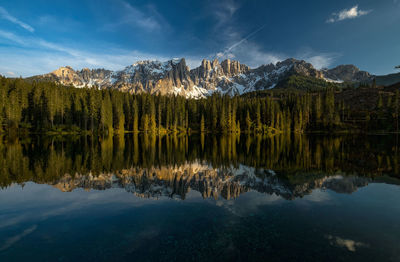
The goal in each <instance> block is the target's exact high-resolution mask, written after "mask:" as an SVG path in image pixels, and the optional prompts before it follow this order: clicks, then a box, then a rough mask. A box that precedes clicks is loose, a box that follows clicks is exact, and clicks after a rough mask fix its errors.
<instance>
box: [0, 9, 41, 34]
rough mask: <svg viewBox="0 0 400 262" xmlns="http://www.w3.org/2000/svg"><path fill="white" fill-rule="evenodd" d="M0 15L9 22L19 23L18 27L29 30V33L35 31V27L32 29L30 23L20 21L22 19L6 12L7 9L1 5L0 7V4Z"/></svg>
mask: <svg viewBox="0 0 400 262" xmlns="http://www.w3.org/2000/svg"><path fill="white" fill-rule="evenodd" d="M0 17H1V18H3V19H5V20H8V21H10V22H11V23H14V24H16V25H19V26H20V27H22V28H24V29H26V30H28V31H29V32H31V33H33V32H34V31H35V29H34V28H33V27H32V26H30V25H28V24H26V23H24V22H22V21H21V20H19V19H18V18H16V17H14V16H12V15H10V14H9V13H8V12H7V10H6V9H4V8H3V7H1V6H0Z"/></svg>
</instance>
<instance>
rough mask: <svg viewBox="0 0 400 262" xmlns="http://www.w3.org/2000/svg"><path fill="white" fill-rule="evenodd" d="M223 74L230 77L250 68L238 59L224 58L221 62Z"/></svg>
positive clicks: (245, 71)
mask: <svg viewBox="0 0 400 262" xmlns="http://www.w3.org/2000/svg"><path fill="white" fill-rule="evenodd" d="M221 66H222V70H223V72H224V74H225V75H226V76H228V77H232V76H235V75H238V74H242V73H247V72H248V71H249V70H250V68H249V67H248V66H246V65H243V64H240V63H239V61H235V60H230V59H226V60H224V61H222V63H221Z"/></svg>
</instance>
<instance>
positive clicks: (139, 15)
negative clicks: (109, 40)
mask: <svg viewBox="0 0 400 262" xmlns="http://www.w3.org/2000/svg"><path fill="white" fill-rule="evenodd" d="M115 3H116V6H117V7H118V10H119V11H118V16H120V17H119V18H118V20H117V21H116V22H112V23H108V24H105V25H104V26H103V28H102V29H103V30H106V31H112V30H114V29H115V28H118V27H120V26H123V25H127V26H132V27H136V28H141V29H143V30H146V31H150V32H152V31H159V30H161V29H162V28H165V27H168V26H169V24H168V23H167V21H165V19H164V18H163V17H162V15H161V14H160V13H159V12H157V10H156V9H155V7H154V6H152V5H150V6H148V8H147V12H144V11H142V10H140V9H139V8H136V7H134V6H132V5H131V4H129V3H127V2H125V1H117V2H115Z"/></svg>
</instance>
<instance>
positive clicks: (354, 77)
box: [29, 58, 375, 98]
mask: <svg viewBox="0 0 400 262" xmlns="http://www.w3.org/2000/svg"><path fill="white" fill-rule="evenodd" d="M293 75H300V76H304V77H310V78H315V79H320V80H324V81H326V82H330V83H338V84H339V83H343V82H358V83H360V82H362V83H368V82H372V80H373V79H374V78H375V76H374V75H371V74H370V73H368V72H366V71H361V70H360V69H359V68H357V67H356V66H354V65H340V66H337V67H335V68H332V69H322V70H318V69H316V68H315V67H314V66H313V65H312V64H311V63H308V62H306V61H304V60H297V59H294V58H289V59H286V60H284V61H281V62H277V63H276V64H272V63H271V64H265V65H261V66H259V67H257V68H250V67H249V66H247V65H245V64H241V63H240V62H239V61H235V60H230V59H226V60H223V61H221V62H220V61H219V60H217V59H214V60H212V61H211V60H206V59H203V60H202V62H201V64H200V66H198V67H196V68H193V69H190V68H189V67H188V66H187V64H186V60H185V58H181V59H172V60H168V61H165V62H160V61H157V60H144V61H138V62H136V63H134V64H132V65H129V66H127V67H125V68H124V69H122V70H117V71H111V70H107V69H88V68H83V69H81V70H74V69H73V68H72V67H70V66H64V67H60V68H58V69H57V70H55V71H53V72H51V73H48V74H44V75H37V76H33V77H30V78H29V79H34V80H49V81H55V82H57V83H60V84H64V85H72V86H74V87H78V88H83V87H94V86H97V87H98V88H100V89H117V90H120V91H124V92H130V93H140V92H148V93H150V94H158V93H159V94H164V95H165V94H175V95H182V96H185V97H187V98H201V97H205V96H207V95H210V94H212V93H215V92H220V93H222V94H229V95H241V94H243V93H248V92H253V91H259V90H266V89H272V88H275V87H276V86H277V85H278V84H279V83H280V82H282V81H283V80H285V79H287V78H288V77H290V76H293Z"/></svg>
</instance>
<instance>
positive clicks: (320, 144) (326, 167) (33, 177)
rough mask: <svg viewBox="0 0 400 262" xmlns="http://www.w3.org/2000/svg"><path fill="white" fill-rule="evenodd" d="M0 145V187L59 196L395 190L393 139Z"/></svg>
mask: <svg viewBox="0 0 400 262" xmlns="http://www.w3.org/2000/svg"><path fill="white" fill-rule="evenodd" d="M2 141H3V142H2V143H0V174H1V175H0V185H1V186H2V187H3V188H4V187H8V186H10V185H11V184H13V183H18V184H22V185H23V184H24V183H25V182H28V181H33V182H35V183H38V184H49V185H52V186H54V187H56V188H58V189H59V190H61V191H72V190H74V189H77V188H84V189H87V190H90V189H97V190H105V189H110V188H124V189H125V190H126V191H128V192H131V193H133V194H134V195H137V196H140V197H144V198H160V197H171V198H180V199H185V197H186V195H187V194H188V193H189V192H190V191H191V190H195V191H198V192H200V193H201V195H202V196H203V198H214V199H218V198H221V197H222V198H224V199H227V200H229V199H234V198H237V197H238V196H239V195H240V194H242V193H244V192H248V191H257V192H260V193H267V194H275V195H278V196H281V197H283V198H285V199H295V198H298V197H303V196H305V195H307V194H310V193H311V192H312V191H313V190H315V189H330V190H333V191H335V192H338V193H352V192H354V191H356V190H357V189H358V188H359V187H363V186H366V185H367V184H368V183H370V182H372V181H374V182H385V183H394V184H397V183H398V179H397V178H398V177H399V165H398V161H399V156H398V154H397V148H396V146H395V145H393V143H392V141H394V140H393V138H392V137H391V136H368V137H360V136H308V137H307V136H297V135H291V136H287V135H286V136H285V135H281V136H274V137H268V136H235V135H232V136H219V137H218V136H204V135H202V136H163V137H157V136H141V135H140V136H139V135H126V136H115V137H108V138H102V137H91V136H86V137H60V138H57V137H52V138H45V137H30V138H27V139H16V140H13V141H6V140H4V139H3V140H2Z"/></svg>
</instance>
